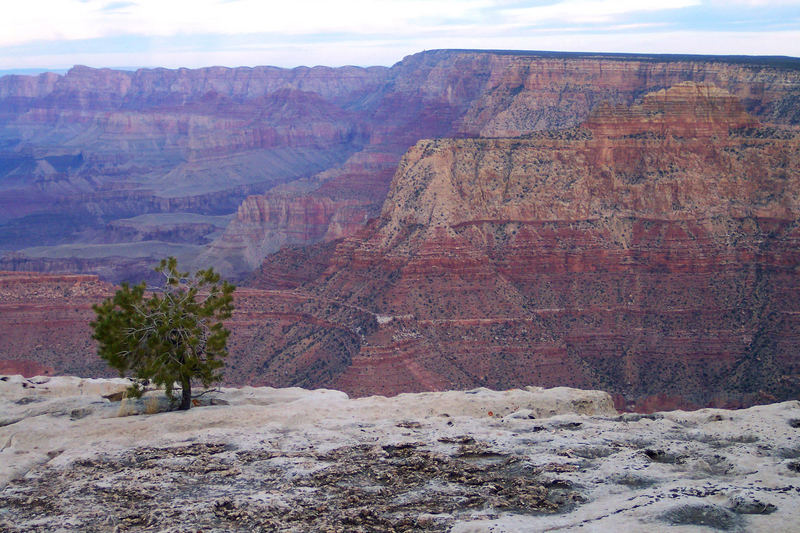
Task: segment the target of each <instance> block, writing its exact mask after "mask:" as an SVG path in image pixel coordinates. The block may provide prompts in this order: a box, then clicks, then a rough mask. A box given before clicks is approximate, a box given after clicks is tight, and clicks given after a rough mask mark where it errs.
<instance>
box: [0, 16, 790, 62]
mask: <svg viewBox="0 0 800 533" xmlns="http://www.w3.org/2000/svg"><path fill="white" fill-rule="evenodd" d="M8 4H9V5H8V6H4V10H3V16H2V17H0V69H14V68H37V67H46V68H64V67H69V66H71V65H73V64H88V65H91V66H166V67H177V66H188V67H197V66H205V65H211V64H219V65H229V66H236V65H251V66H253V65H263V64H274V65H278V66H296V65H300V64H305V65H313V64H329V65H342V64H358V65H371V64H383V65H389V64H392V63H393V62H395V61H397V60H399V59H400V58H402V57H403V56H405V55H408V54H411V53H414V52H418V51H421V50H424V49H433V48H482V49H501V48H505V49H508V48H514V49H528V50H531V49H537V50H561V51H598V52H644V53H697V54H750V55H758V54H769V55H795V56H800V38H798V35H799V34H798V32H800V9H797V7H798V6H800V0H652V1H651V0H614V1H612V0H530V1H526V0H369V1H367V0H337V1H331V0H289V1H283V2H275V1H268V0H18V1H15V2H13V3H11V2H8ZM739 29H741V31H736V30H739Z"/></svg>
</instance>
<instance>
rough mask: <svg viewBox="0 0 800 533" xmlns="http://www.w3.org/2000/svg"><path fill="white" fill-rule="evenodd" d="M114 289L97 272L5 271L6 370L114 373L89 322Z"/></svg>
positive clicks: (2, 341) (0, 326) (1, 296)
mask: <svg viewBox="0 0 800 533" xmlns="http://www.w3.org/2000/svg"><path fill="white" fill-rule="evenodd" d="M112 288H113V287H112V286H111V285H110V284H108V283H104V282H102V281H100V280H98V278H97V276H80V275H47V274H36V273H31V272H0V330H1V331H2V332H3V334H2V335H0V372H3V373H6V374H9V373H20V374H23V375H38V374H52V373H55V372H57V371H58V372H62V373H63V372H67V373H68V372H74V373H79V374H83V375H95V376H98V375H105V376H108V375H113V374H110V373H109V369H107V368H105V364H104V363H103V362H102V361H101V360H100V359H99V358H98V357H97V356H96V349H95V347H94V344H93V341H92V334H91V328H90V327H89V322H90V321H91V320H92V318H93V316H94V312H93V311H92V305H93V304H95V303H99V302H100V300H102V299H103V298H104V297H106V296H107V295H109V294H110V293H111V292H112Z"/></svg>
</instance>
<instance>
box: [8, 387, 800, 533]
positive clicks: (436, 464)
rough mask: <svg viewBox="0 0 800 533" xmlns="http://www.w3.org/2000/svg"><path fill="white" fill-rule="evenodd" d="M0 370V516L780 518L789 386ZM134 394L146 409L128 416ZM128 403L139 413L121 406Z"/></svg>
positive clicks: (610, 524) (694, 525)
mask: <svg viewBox="0 0 800 533" xmlns="http://www.w3.org/2000/svg"><path fill="white" fill-rule="evenodd" d="M126 386H127V382H126V380H86V379H78V378H70V377H40V378H30V379H26V378H22V377H21V376H4V377H0V413H2V418H3V422H2V424H0V530H3V531H55V530H58V531H115V530H116V531H126V530H137V531H140V530H153V531H197V530H202V531H259V530H260V531H278V530H280V531H448V530H449V531H457V532H462V533H465V532H484V531H495V532H497V531H572V530H575V531H577V530H596V531H610V530H619V531H662V530H663V531H714V530H722V531H776V532H777V531H792V530H794V527H795V526H796V524H797V521H798V518H800V479H798V478H799V477H800V472H798V470H800V467H799V466H798V458H800V442H798V432H799V431H800V427H798V426H800V402H797V401H791V402H784V403H780V404H773V405H766V406H758V407H752V408H750V409H745V410H739V411H726V410H720V409H704V410H700V411H694V412H684V411H674V412H665V413H656V414H651V415H640V414H623V415H618V414H617V413H616V411H614V409H613V407H612V402H611V397H610V396H609V395H608V394H606V393H603V392H600V391H581V390H577V389H566V388H558V389H541V388H537V387H530V388H527V389H525V390H510V391H503V392H498V391H491V390H488V389H475V390H471V391H462V392H453V391H451V392H436V393H424V394H402V395H399V396H396V397H392V398H386V397H378V396H373V397H367V398H359V399H350V398H348V397H347V395H346V394H344V393H342V392H338V391H331V390H313V391H310V390H303V389H299V388H293V389H271V388H252V387H245V388H241V389H221V390H219V391H211V392H208V393H206V394H203V395H202V396H200V397H199V398H198V403H199V404H200V406H198V407H195V408H193V409H191V410H190V411H187V412H174V411H173V412H159V411H162V410H163V409H164V408H166V406H167V402H166V400H165V399H163V398H160V394H159V393H158V392H157V391H152V392H150V393H147V394H146V395H145V397H144V398H143V399H141V400H137V401H136V402H131V401H129V400H123V401H122V402H113V401H109V399H107V398H105V396H109V397H113V395H114V393H118V392H121V391H123V390H124V389H125V387H126ZM147 412H151V413H155V414H144V413H147ZM129 414H137V416H124V415H129Z"/></svg>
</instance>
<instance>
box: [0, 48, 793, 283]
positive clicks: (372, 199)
mask: <svg viewBox="0 0 800 533" xmlns="http://www.w3.org/2000/svg"><path fill="white" fill-rule="evenodd" d="M684 81H694V82H698V83H709V84H713V85H714V86H716V87H719V88H722V89H725V90H727V91H729V92H730V93H731V94H732V95H734V96H736V97H737V98H739V100H740V101H741V102H742V105H743V106H744V109H745V110H746V111H747V112H748V113H750V114H752V115H753V116H754V117H755V118H757V119H759V120H761V121H764V122H769V123H777V124H796V123H798V122H800V111H798V109H800V104H798V102H800V61H798V60H794V59H789V58H735V57H732V58H726V57H704V56H646V55H638V56H637V55H613V54H605V55H604V54H559V53H527V52H513V51H509V52H502V51H495V52H492V51H468V50H465V51H459V50H439V51H430V52H423V53H420V54H415V55H412V56H409V57H407V58H405V59H404V60H403V61H401V62H399V63H397V64H396V65H394V66H393V67H391V68H384V67H373V68H367V69H364V68H357V67H342V68H327V67H314V68H297V69H278V68H273V67H256V68H223V67H213V68H205V69H178V70H168V69H145V70H139V71H136V72H126V71H114V70H109V69H91V68H87V67H75V68H73V69H72V70H70V71H69V72H68V73H67V74H65V75H63V76H60V75H56V74H52V73H48V74H41V75H39V76H5V77H2V78H0V178H2V180H0V213H3V214H2V215H0V250H5V251H19V250H24V249H25V248H26V247H28V246H32V245H34V244H36V245H48V246H58V245H74V244H78V245H81V244H90V243H91V244H96V243H104V242H116V241H115V239H116V238H117V236H115V235H110V234H109V231H108V228H109V227H110V225H111V226H113V223H114V222H115V220H117V219H120V218H124V217H134V216H138V215H141V214H145V213H174V212H190V213H204V214H212V215H218V214H230V213H234V212H236V210H237V209H236V206H237V205H239V204H240V203H241V202H243V201H244V200H245V198H246V197H247V196H248V195H257V196H261V195H266V196H265V198H264V199H262V200H258V199H254V200H250V202H251V203H252V202H259V201H261V202H266V203H275V202H281V201H284V200H282V199H285V198H287V196H297V197H300V196H306V195H308V194H311V193H312V192H314V194H315V196H316V197H317V198H318V199H319V201H320V202H325V201H328V200H332V201H334V202H335V203H338V204H341V205H342V208H343V209H346V210H351V209H352V205H353V204H354V203H355V204H358V205H361V206H364V207H363V208H364V212H365V213H367V216H368V217H371V216H375V215H376V214H377V213H378V211H379V210H380V207H381V205H382V203H383V200H384V198H385V196H386V194H387V191H388V187H389V183H390V181H391V178H392V176H393V174H394V172H395V169H396V166H397V163H398V162H399V161H400V158H401V156H402V154H403V153H405V151H406V150H407V149H408V148H409V147H411V146H412V145H414V144H415V143H416V142H417V141H419V140H420V139H425V138H439V137H511V136H517V135H524V134H527V133H531V132H534V131H542V130H549V129H554V128H565V127H571V126H575V125H577V124H579V123H581V122H583V121H584V120H585V119H586V118H587V117H588V116H589V113H590V111H591V110H592V109H594V108H595V107H597V106H598V105H600V104H603V103H606V102H607V103H608V104H609V105H611V106H619V105H630V104H631V103H633V102H634V101H636V100H637V99H639V98H640V97H641V96H642V95H643V94H645V93H647V92H650V91H652V90H657V89H663V88H667V87H670V86H673V85H675V84H678V83H681V82H684ZM273 196H274V198H272V197H273ZM345 199H346V200H347V201H346V202H344V203H342V200H345ZM334 218H335V219H336V220H343V219H350V220H352V219H353V218H352V216H351V214H348V213H342V214H341V215H337V216H336V217H334ZM262 222H263V228H262V229H260V230H259V229H253V228H252V226H251V225H252V224H258V222H256V221H253V220H248V221H247V222H246V223H245V221H243V220H240V219H239V218H237V219H236V220H235V221H234V222H232V226H231V228H229V231H228V232H227V233H226V235H224V236H221V238H220V239H218V240H217V242H215V243H213V244H210V243H209V242H208V241H207V240H205V239H201V238H198V239H196V241H195V242H194V244H197V245H202V246H208V248H209V249H208V250H207V251H206V252H204V253H202V254H196V255H195V256H194V259H196V260H197V261H198V264H199V263H200V262H207V261H215V262H216V264H217V265H218V266H219V267H220V268H222V269H223V270H225V271H226V274H229V275H232V276H235V277H244V276H247V275H248V274H249V271H250V270H252V269H253V268H255V267H256V266H257V264H258V261H259V260H260V259H262V258H263V256H264V255H265V254H268V253H271V252H274V251H276V250H277V247H278V246H280V245H282V244H284V243H298V241H297V240H296V239H294V238H293V237H291V235H292V234H294V235H296V234H298V233H302V230H296V229H293V228H291V227H288V226H287V227H286V230H285V231H286V232H287V233H286V235H283V236H281V235H277V234H276V232H279V231H281V230H279V229H277V228H276V227H274V224H273V223H272V222H271V221H269V220H264V221H262ZM298 223H299V224H301V226H308V225H314V224H317V222H315V221H313V220H308V221H298ZM346 226H347V228H348V229H347V231H351V230H354V229H355V227H356V226H355V225H352V224H347V225H346ZM266 233H269V234H271V235H274V237H269V238H266V239H265V238H264V237H263V235H264V234H266ZM28 234H29V235H32V236H35V237H34V238H31V239H30V240H26V237H25V236H26V235H28ZM340 234H342V233H341V231H338V230H337V229H336V228H332V229H331V231H325V232H321V233H319V235H320V236H319V237H314V238H312V239H310V241H309V242H315V241H316V240H318V239H320V238H321V239H324V238H328V237H333V236H336V235H340ZM326 236H327V237H326ZM231 241H234V242H239V243H240V244H239V245H237V246H231V245H230V242H231ZM75 253H76V254H78V255H79V254H80V252H79V251H76V252H75ZM54 254H55V252H54ZM110 254H111V255H109V257H112V256H113V251H112V252H110ZM55 255H59V254H55ZM60 255H63V254H60ZM258 256H260V257H258ZM27 259H28V261H27V263H26V265H28V266H32V267H33V268H38V267H37V264H38V262H41V265H42V266H41V268H42V269H45V268H48V267H47V266H46V265H48V264H49V265H52V264H53V262H52V261H48V258H47V257H39V256H31V257H28V258H27ZM84 259H85V258H84ZM139 259H142V260H143V261H144V262H146V261H145V260H149V257H147V258H142V257H141V256H139ZM97 262H98V264H99V260H98V261H97ZM84 263H86V264H87V265H88V262H84ZM0 264H1V265H2V266H3V268H14V264H15V263H14V262H1V260H0ZM87 268H88V269H89V270H90V271H91V270H92V269H93V268H95V270H94V271H98V270H96V268H99V267H87ZM104 268H106V269H108V268H112V269H113V261H112V260H110V259H109V260H108V261H107V264H106V265H105V267H104ZM106 271H107V270H104V271H102V272H103V274H104V275H105V272H106ZM117 278H119V276H117ZM112 279H115V278H113V277H112Z"/></svg>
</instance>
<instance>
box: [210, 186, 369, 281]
mask: <svg viewBox="0 0 800 533" xmlns="http://www.w3.org/2000/svg"><path fill="white" fill-rule="evenodd" d="M368 214H369V205H368V204H365V203H363V202H359V201H358V200H354V199H343V200H332V199H330V198H328V197H325V196H317V195H309V196H284V195H281V196H278V195H268V196H264V195H262V196H251V197H248V198H247V199H245V201H244V202H242V205H240V206H239V210H238V212H237V213H236V218H235V219H234V221H233V222H232V223H231V224H230V225H229V226H228V227H227V229H226V230H225V232H224V233H223V234H222V235H221V236H220V237H219V238H218V239H217V240H216V241H215V242H214V243H212V245H211V246H210V247H209V248H208V250H207V251H206V252H204V253H203V254H201V255H200V257H199V258H198V259H197V263H198V264H213V265H215V266H216V267H217V269H218V270H220V271H221V272H222V273H223V274H224V275H226V276H228V277H234V276H237V275H238V276H241V275H244V274H249V273H250V272H252V271H253V270H255V269H256V268H257V267H258V266H259V265H260V264H261V262H262V261H263V259H264V257H266V256H267V255H269V254H270V253H272V252H273V251H275V250H278V249H280V248H281V247H283V246H286V245H308V244H314V243H316V242H320V241H330V240H335V239H339V238H341V237H344V236H347V235H352V234H353V233H355V232H356V231H357V230H358V229H360V228H361V227H362V226H363V225H364V224H365V223H366V221H367V216H368Z"/></svg>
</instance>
